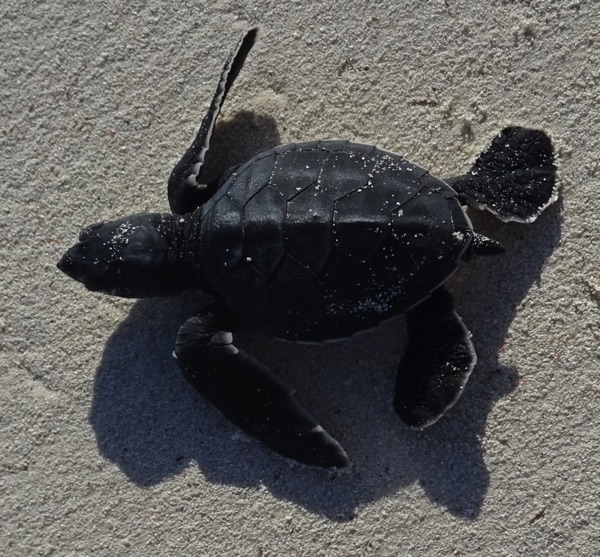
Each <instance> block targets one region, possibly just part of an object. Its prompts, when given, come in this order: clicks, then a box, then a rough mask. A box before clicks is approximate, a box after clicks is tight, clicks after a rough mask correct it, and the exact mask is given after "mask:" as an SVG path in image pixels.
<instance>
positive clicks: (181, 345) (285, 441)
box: [175, 308, 350, 468]
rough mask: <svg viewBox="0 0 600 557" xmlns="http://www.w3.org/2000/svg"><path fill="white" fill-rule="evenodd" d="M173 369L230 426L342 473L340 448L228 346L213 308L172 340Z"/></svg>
mask: <svg viewBox="0 0 600 557" xmlns="http://www.w3.org/2000/svg"><path fill="white" fill-rule="evenodd" d="M175 355H176V357H177V363H178V364H179V367H180V368H181V370H182V371H183V374H184V376H185V378H186V379H187V380H188V382H189V383H191V384H192V386H193V387H194V388H195V389H196V390H197V391H198V392H199V393H200V394H201V395H203V396H204V397H205V398H206V399H208V400H209V401H210V402H211V403H212V404H213V405H214V406H216V407H217V408H218V409H219V410H220V411H221V412H222V413H223V415H224V416H225V417H226V418H228V419H229V420H230V421H232V422H233V423H234V424H235V425H237V426H238V427H240V428H241V429H243V430H244V431H245V432H246V433H248V434H250V435H252V436H253V437H255V438H256V439H258V440H259V441H262V442H263V443H264V444H265V445H267V446H268V447H270V448H271V449H273V450H274V451H276V452H278V453H279V454H281V455H283V456H285V457H288V458H292V459H294V460H296V461H298V462H302V463H303V464H309V465H311V466H319V467H322V468H329V467H336V468H343V467H345V466H348V465H349V464H350V461H349V460H348V456H347V455H346V453H345V451H344V449H342V447H341V446H340V444H339V443H338V442H337V441H336V440H335V439H334V438H333V437H331V435H329V434H328V433H327V432H326V431H325V430H324V429H323V428H322V427H321V426H320V425H319V423H318V422H317V420H316V419H315V418H314V417H313V416H312V415H311V414H310V413H309V412H308V411H307V410H305V409H304V407H302V405H301V404H300V403H299V402H298V401H297V400H296V399H295V398H294V397H293V396H292V394H291V393H290V391H289V389H288V388H287V387H286V386H285V385H284V383H283V382H282V381H281V380H279V379H278V378H277V377H276V376H275V375H273V374H272V373H271V371H270V370H269V369H268V368H267V367H266V366H265V365H263V364H261V363H260V362H258V361H257V360H256V359H255V358H253V357H252V356H249V355H248V354H246V353H245V352H243V351H242V350H238V349H237V348H236V347H235V346H234V345H233V338H232V335H231V333H229V332H227V331H226V330H224V327H223V326H222V325H221V324H220V323H219V319H218V318H217V316H216V314H215V312H214V308H213V309H210V308H208V309H206V310H204V311H202V312H201V313H199V314H198V315H196V316H194V317H191V318H190V319H188V320H187V321H186V322H185V323H184V324H183V326H182V327H181V329H180V330H179V334H178V335H177V341H176V347H175Z"/></svg>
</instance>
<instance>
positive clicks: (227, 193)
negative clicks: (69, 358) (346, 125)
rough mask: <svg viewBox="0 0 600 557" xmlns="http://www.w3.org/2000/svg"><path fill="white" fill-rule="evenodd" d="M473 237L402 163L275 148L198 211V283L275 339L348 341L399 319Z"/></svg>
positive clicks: (358, 151)
mask: <svg viewBox="0 0 600 557" xmlns="http://www.w3.org/2000/svg"><path fill="white" fill-rule="evenodd" d="M472 237H473V230H472V227H471V223H470V221H469V219H468V218H467V216H466V215H465V213H464V211H463V210H462V208H461V206H460V203H459V201H458V196H457V194H456V192H455V191H454V190H453V189H452V188H450V187H449V186H448V185H446V184H445V183H444V182H442V181H441V180H439V179H437V178H434V177H433V176H431V175H430V174H429V173H428V172H427V171H426V170H424V169H423V168H421V167H419V166H416V165H414V164H412V163H410V162H408V161H407V160H406V159H404V158H403V157H401V156H399V155H396V154H394V153H388V152H386V151H382V150H380V149H377V148H375V147H371V146H367V145H361V144H357V143H351V142H349V141H314V142H309V143H300V144H291V145H285V146H282V147H277V148H276V149H273V150H271V151H269V152H266V153H263V154H261V155H259V156H257V157H256V158H254V159H252V160H250V161H248V162H247V163H245V164H244V165H242V166H241V167H240V168H239V169H238V170H237V171H236V172H234V173H233V174H232V175H230V177H229V178H228V179H227V180H226V181H225V183H224V184H223V185H222V186H221V187H220V188H219V189H218V191H217V192H216V194H215V195H214V196H213V198H212V199H211V200H209V201H208V202H207V203H206V205H205V206H204V208H203V210H202V232H201V238H202V244H201V246H202V247H201V259H202V262H203V264H202V267H203V270H204V274H205V280H206V281H207V283H208V284H209V285H211V286H212V287H213V288H214V289H215V290H216V292H217V293H218V294H219V295H220V296H221V297H222V298H223V299H224V300H225V301H226V303H227V304H228V305H229V306H230V307H231V308H232V309H233V310H234V311H235V313H237V314H238V315H239V316H241V317H242V318H243V319H244V321H245V322H246V324H247V325H249V326H251V327H252V328H255V329H259V330H262V331H263V332H265V333H268V334H271V335H273V336H276V337H280V338H285V339H290V340H302V341H322V340H328V339H336V338H341V337H347V336H350V335H352V334H354V333H356V332H358V331H361V330H364V329H368V328H371V327H374V326H376V325H377V324H379V323H380V322H381V321H383V320H385V319H387V318H389V317H392V316H394V315H398V314H401V313H404V312H405V311H406V310H407V309H409V308H410V307H412V306H414V305H415V304H417V303H418V302H420V301H421V300H423V299H424V298H426V297H428V296H429V295H430V294H431V292H432V291H433V290H435V289H436V288H437V287H438V286H439V285H440V284H441V283H443V282H444V281H445V280H446V279H447V278H448V277H449V276H450V275H451V274H452V273H453V272H454V270H455V269H456V267H457V265H458V261H459V259H460V256H461V255H462V253H463V252H464V250H465V249H466V247H467V246H468V244H469V243H470V241H471V239H472Z"/></svg>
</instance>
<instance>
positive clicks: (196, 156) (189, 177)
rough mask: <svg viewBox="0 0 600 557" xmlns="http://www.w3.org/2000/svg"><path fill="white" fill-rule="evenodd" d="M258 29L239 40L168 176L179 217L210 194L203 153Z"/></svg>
mask: <svg viewBox="0 0 600 557" xmlns="http://www.w3.org/2000/svg"><path fill="white" fill-rule="evenodd" d="M258 31H259V29H258V27H255V28H254V29H250V31H248V32H247V33H246V35H245V36H244V37H243V38H242V39H240V41H239V42H238V44H237V45H236V47H235V49H234V50H233V52H232V53H231V54H230V56H229V58H228V59H227V62H225V66H223V71H222V73H221V79H220V80H219V84H218V85H217V90H216V91H215V95H214V97H213V100H212V103H211V104H210V108H209V109H208V112H207V113H206V116H205V117H204V120H202V125H201V126H200V129H199V130H198V133H197V135H196V138H195V139H194V141H193V142H192V144H191V145H190V147H189V149H188V150H187V151H186V153H185V155H183V157H182V158H181V160H180V161H179V162H178V163H177V165H176V166H175V168H174V169H173V171H172V172H171V176H170V177H169V187H168V195H169V205H170V207H171V211H172V212H173V213H175V214H178V215H183V214H185V213H191V212H192V211H194V210H196V209H197V208H198V207H199V206H200V205H202V204H203V203H204V202H205V201H206V200H207V199H208V198H209V197H210V196H211V195H212V193H213V192H212V191H209V188H208V187H207V184H206V180H205V178H204V176H202V166H203V164H204V159H205V157H206V153H207V152H208V149H209V147H210V138H211V136H212V133H213V130H214V127H215V122H216V120H217V117H218V116H219V112H220V111H221V107H222V106H223V102H224V101H225V97H226V96H227V92H228V91H229V89H230V88H231V86H232V85H233V82H234V81H235V78H236V77H237V76H238V74H239V73H240V70H241V69H242V66H243V65H244V62H245V60H246V57H247V56H248V53H249V52H250V50H251V49H252V47H253V46H254V43H255V42H256V40H257V38H258Z"/></svg>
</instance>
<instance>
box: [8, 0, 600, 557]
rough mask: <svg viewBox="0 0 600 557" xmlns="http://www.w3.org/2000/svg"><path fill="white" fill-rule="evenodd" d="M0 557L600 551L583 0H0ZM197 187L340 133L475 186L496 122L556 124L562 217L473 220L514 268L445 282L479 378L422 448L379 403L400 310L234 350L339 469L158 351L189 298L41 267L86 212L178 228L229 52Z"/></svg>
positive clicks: (596, 251)
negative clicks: (311, 419) (311, 425)
mask: <svg viewBox="0 0 600 557" xmlns="http://www.w3.org/2000/svg"><path fill="white" fill-rule="evenodd" d="M0 16H1V17H0V43H1V46H2V48H0V61H1V63H0V83H1V85H0V95H1V99H2V101H1V112H0V114H1V119H0V123H1V135H0V141H1V146H2V147H1V153H2V154H1V156H0V171H1V176H2V181H1V185H0V189H1V201H0V205H1V211H0V238H1V242H0V270H1V271H0V444H1V452H0V554H2V555H6V556H9V557H12V556H36V555H40V556H41V555H58V556H63V555H64V556H77V557H80V556H84V557H85V556H92V555H94V556H103V557H104V556H106V557H109V556H110V557H114V556H122V555H123V556H127V555H134V556H137V555H143V556H155V555H156V556H162V555H169V556H171V555H190V556H192V555H193V556H251V557H267V556H269V557H281V556H286V557H292V556H311V557H318V556H361V555H376V556H400V557H408V556H412V557H418V556H446V555H463V556H482V557H496V556H518V555H528V556H536V557H540V556H549V557H550V556H551V557H562V556H569V557H575V556H582V557H584V556H585V557H589V556H593V555H598V554H600V472H599V470H600V450H599V446H600V422H599V419H598V409H599V402H600V381H599V379H600V365H599V360H600V352H599V337H600V311H599V306H600V263H599V261H600V247H599V246H600V216H599V215H600V201H599V198H600V163H599V159H600V133H599V132H600V103H599V99H600V26H599V22H600V4H598V3H597V2H594V1H592V0H581V1H577V0H537V1H535V0H531V1H521V2H517V1H514V0H490V1H489V2H472V1H468V0H446V1H444V0H436V1H431V2H414V1H412V2H408V1H405V0H397V1H394V2H387V3H380V2H375V1H371V2H366V1H358V0H346V1H345V2H334V1H330V2H322V3H317V2H300V1H298V0H291V1H288V2H284V1H282V0H251V1H250V0H235V1H234V0H216V1H214V2H206V1H204V0H197V1H195V2H178V3H173V2H164V1H162V2H161V1H158V0H148V1H140V0H135V1H133V2H117V1H115V0H107V1H104V2H90V1H89V0H83V1H82V2H78V3H76V2H72V1H66V0H49V1H46V2H44V1H43V0H41V1H34V0H29V1H24V0H21V1H18V0H4V1H3V2H2V6H1V7H0ZM256 24H260V25H262V27H263V31H262V36H261V39H260V42H259V43H258V44H257V45H256V47H255V49H254V50H253V52H252V53H251V54H250V57H249V59H248V62H247V64H246V66H245V67H244V69H243V71H242V73H241V74H240V76H239V79H238V81H237V82H236V84H235V87H234V88H233V89H232V91H231V94H230V95H229V97H228V99H227V103H226V106H225V108H224V111H223V114H222V118H221V120H220V124H219V126H218V129H217V134H216V137H215V142H214V149H215V151H214V152H215V153H218V155H219V156H218V157H216V158H215V159H214V161H213V162H212V164H213V165H214V167H213V169H212V172H214V173H215V175H216V174H217V173H219V172H220V171H222V170H223V169H225V168H227V167H229V166H230V165H232V164H235V163H239V162H241V161H244V160H246V159H247V158H248V157H250V156H252V155H254V154H256V153H258V152H260V151H262V150H265V149H267V148H270V147H272V146H274V145H277V144H280V143H288V142H293V141H308V140H313V139H327V138H343V139H350V140H355V141H362V142H366V143H371V144H376V145H378V146H379V147H381V148H384V149H389V150H392V151H395V152H399V153H404V154H405V155H406V156H407V157H409V158H410V159H411V160H412V161H414V162H415V163H417V164H420V165H422V166H424V167H426V168H429V169H430V170H431V172H432V173H433V174H434V175H437V176H442V177H444V176H452V175H456V174H458V173H461V172H464V171H465V170H466V169H467V168H468V167H469V164H470V163H471V162H472V161H473V160H474V158H475V157H476V155H477V154H478V153H479V152H480V150H481V149H482V148H483V147H485V145H486V144H487V143H488V141H489V140H490V139H491V138H492V137H493V136H494V135H495V134H496V133H497V132H498V131H499V130H500V129H502V127H504V126H506V125H511V124H519V125H525V126H529V127H539V128H542V129H544V130H545V131H547V132H548V133H549V134H550V135H551V137H552V139H553V141H554V143H555V145H556V150H557V153H558V155H559V157H560V164H561V178H562V187H561V191H560V198H559V201H558V202H557V203H555V204H554V205H553V206H552V207H550V208H549V209H548V210H547V211H546V212H545V213H544V214H543V215H542V216H541V217H540V218H539V219H538V220H537V221H536V222H535V223H533V224H530V225H523V224H503V223H501V222H499V221H497V220H496V219H494V218H493V217H492V216H491V215H487V214H482V213H478V212H475V213H473V212H472V213H471V216H472V219H473V222H474V225H475V226H476V228H477V230H478V231H480V232H483V233H484V234H487V235H489V236H491V237H493V238H494V239H497V240H499V241H501V242H503V243H504V245H505V246H506V248H507V252H506V254H505V255H504V256H501V257H496V258H491V257H490V258H479V259H476V260H474V261H472V262H471V263H469V264H468V265H464V266H463V267H462V268H461V270H460V271H459V272H458V273H457V274H456V275H455V277H454V278H453V279H452V281H451V284H450V289H451V291H452V292H453V294H454V296H455V298H456V303H457V308H458V311H459V313H460V314H461V316H462V317H463V319H464V321H465V323H466V324H467V325H468V326H469V328H470V329H471V331H472V332H473V342H474V344H475V348H476V350H477V352H478V356H479V361H478V364H477V366H476V368H475V371H474V373H473V375H472V377H471V380H470V381H469V383H468V384H467V386H466V388H465V392H464V395H463V397H462V398H461V399H460V401H459V402H458V403H457V405H456V406H455V407H454V408H453V409H452V410H451V411H450V412H448V414H447V415H446V416H445V417H444V418H443V419H442V420H440V422H438V423H437V424H436V425H434V426H432V427H431V428H429V429H426V430H425V431H423V432H414V431H410V430H408V429H407V428H405V427H404V426H403V425H402V424H401V423H400V422H399V420H398V419H397V417H396V415H395V414H394V412H393V409H392V404H391V400H392V393H393V381H394V374H395V370H396V366H397V364H398V361H399V360H400V358H401V356H402V353H403V350H404V347H405V326H404V323H403V321H402V319H399V320H396V321H395V322H391V323H388V324H386V325H384V326H382V327H380V328H378V329H376V330H374V331H371V332H369V333H367V334H365V335H364V336H362V337H360V338H358V339H355V340H354V341H353V342H351V343H344V344H337V345H324V346H302V345H293V344H286V343H282V342H278V341H274V340H271V339H268V338H264V337H262V336H260V335H257V334H253V333H247V334H243V335H240V337H239V343H240V345H242V346H244V347H245V348H246V349H247V350H249V351H251V352H252V353H253V354H255V355H256V356H257V357H260V358H261V359H262V360H264V361H265V362H267V363H268V364H269V365H271V366H272V367H273V368H276V369H277V370H278V373H279V374H280V376H281V377H282V378H284V379H285V381H286V382H287V383H288V384H290V385H292V386H293V388H294V389H295V390H296V391H297V396H298V397H299V398H300V399H301V400H302V401H303V403H304V404H305V405H306V406H307V407H308V408H309V409H310V410H311V411H312V412H313V413H314V414H316V415H317V416H319V417H320V419H321V421H322V423H323V425H324V426H325V427H326V428H327V429H328V431H330V432H331V433H332V434H333V435H335V436H336V438H337V439H338V440H339V441H340V442H341V443H342V445H343V446H344V447H345V449H346V450H347V452H348V454H349V455H350V457H351V459H352V460H353V462H354V466H353V468H352V469H351V470H349V471H348V472H345V473H342V474H338V473H331V472H329V471H323V470H316V469H311V468H307V467H303V466H299V465H294V464H291V463H289V462H288V461H286V460H285V459H283V458H281V457H279V456H277V455H276V454H274V453H272V452H270V451H269V450H267V449H265V448H264V447H263V446H261V445H260V444H258V443H257V442H255V441H253V440H251V439H249V438H248V437H246V436H245V435H243V434H241V433H240V432H239V431H238V430H237V429H236V428H235V427H234V426H232V425H231V424H230V423H229V422H227V421H226V420H225V419H224V418H223V417H222V416H221V415H220V414H219V413H218V412H217V411H216V410H215V409H214V408H213V407H211V406H210V405H209V404H208V403H207V402H205V401H204V400H203V399H202V398H201V397H200V396H199V395H197V394H196V393H195V392H194V391H193V390H192V389H191V388H190V387H189V386H188V384H187V383H186V382H185V380H184V379H183V377H182V375H181V374H180V372H179V370H178V369H177V366H176V364H175V362H174V360H173V359H172V356H171V353H172V350H173V344H174V339H175V335H176V333H177V329H178V327H179V326H180V325H181V324H182V323H183V322H184V321H185V319H186V318H187V317H189V316H190V315H191V314H192V313H193V311H194V309H195V308H196V307H198V300H197V299H196V297H194V296H192V295H185V296H183V297H181V298H178V299H174V300H167V299H156V300H143V301H128V300H122V299H117V298H111V297H108V296H104V295H100V294H92V293H90V292H87V291H86V290H85V289H84V288H83V287H82V286H81V285H80V284H78V283H76V282H74V281H72V280H69V279H68V278H67V277H65V276H64V275H62V274H61V273H60V272H59V271H58V270H57V269H56V266H55V265H56V261H57V260H58V258H59V257H60V255H61V254H62V253H63V252H64V250H65V249H67V248H68V247H69V246H70V245H72V244H73V243H74V242H75V241H76V239H77V235H78V233H79V230H80V229H81V228H82V227H83V226H85V225H88V224H90V223H94V222H97V221H100V220H105V219H114V218H117V217H120V216H124V215H127V214H131V213H135V212H141V211H152V212H156V211H167V210H168V204H167V197H166V179H167V177H168V175H169V172H170V171H171V169H172V167H173V166H174V164H175V163H176V162H177V160H178V158H179V156H180V155H181V154H182V153H183V151H184V149H185V148H187V146H188V144H189V142H190V140H191V139H192V137H193V135H194V134H195V132H196V130H197V127H198V125H199V122H200V120H201V117H202V116H203V114H204V112H205V110H206V108H207V106H208V103H209V101H210V98H211V97H212V94H213V91H214V87H215V85H216V80H217V78H218V75H219V72H220V70H221V67H222V64H223V62H224V60H225V58H226V57H227V55H228V53H229V51H230V50H231V48H232V47H233V45H234V44H235V42H236V41H237V40H238V38H239V37H240V36H241V34H242V33H243V32H244V31H245V30H246V29H248V28H249V27H251V26H253V25H256Z"/></svg>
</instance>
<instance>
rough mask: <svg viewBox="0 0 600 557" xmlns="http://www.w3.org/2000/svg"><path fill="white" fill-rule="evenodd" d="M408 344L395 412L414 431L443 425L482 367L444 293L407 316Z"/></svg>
mask: <svg viewBox="0 0 600 557" xmlns="http://www.w3.org/2000/svg"><path fill="white" fill-rule="evenodd" d="M406 325H407V331H408V343H407V346H406V351H405V353H404V356H403V358H402V361H401V362H400V366H399V368H398V375H397V376H396V385H395V397H394V410H396V413H397V414H398V415H399V416H400V419H401V420H402V421H403V422H404V423H405V424H406V425H407V426H409V427H411V428H415V429H422V428H424V427H427V426H429V425H431V424H433V423H435V422H436V421H437V420H439V419H440V418H441V417H442V416H443V415H444V414H445V413H446V411H447V410H448V409H449V408H451V407H452V406H453V405H454V404H455V403H456V401H457V400H458V399H459V398H460V395H461V394H462V391H463V387H464V386H465V383H466V382H467V380H468V379H469V376H470V375H471V371H472V370H473V368H474V367H475V363H476V362H477V356H476V354H475V349H474V348H473V343H472V342H471V333H470V332H469V331H468V330H467V328H466V327H465V325H464V324H463V322H462V319H461V318H460V317H459V316H458V315H457V314H456V312H455V311H454V303H453V301H452V297H451V296H450V294H448V292H446V290H445V289H444V287H440V288H438V289H437V290H436V291H435V292H433V294H432V295H431V297H429V298H428V299H427V300H425V301H423V302H421V303H420V304H419V305H418V306H416V307H414V308H413V309H411V310H409V311H408V312H407V313H406Z"/></svg>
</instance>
